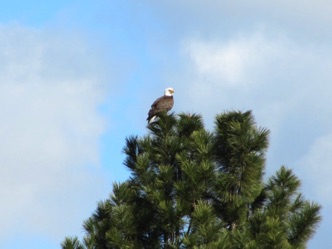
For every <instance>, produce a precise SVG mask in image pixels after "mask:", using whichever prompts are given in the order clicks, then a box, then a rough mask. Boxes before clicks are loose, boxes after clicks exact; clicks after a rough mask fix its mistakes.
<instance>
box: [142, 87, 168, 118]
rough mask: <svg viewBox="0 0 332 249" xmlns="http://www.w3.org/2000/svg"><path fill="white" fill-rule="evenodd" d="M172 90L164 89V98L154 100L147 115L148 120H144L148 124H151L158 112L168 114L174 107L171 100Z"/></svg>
mask: <svg viewBox="0 0 332 249" xmlns="http://www.w3.org/2000/svg"><path fill="white" fill-rule="evenodd" d="M173 94H174V90H173V88H171V87H169V88H166V89H165V92H164V96H161V97H160V98H158V99H156V100H155V102H153V104H152V105H151V109H150V111H149V114H148V118H147V119H146V120H147V121H148V123H149V124H151V123H152V122H153V121H154V120H155V119H156V114H157V113H158V112H163V111H165V112H168V111H169V110H171V109H172V107H173V105H174V99H173Z"/></svg>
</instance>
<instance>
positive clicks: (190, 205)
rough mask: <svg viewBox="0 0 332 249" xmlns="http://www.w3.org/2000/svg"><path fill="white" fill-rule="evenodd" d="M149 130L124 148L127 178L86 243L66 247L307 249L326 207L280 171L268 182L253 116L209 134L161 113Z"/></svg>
mask: <svg viewBox="0 0 332 249" xmlns="http://www.w3.org/2000/svg"><path fill="white" fill-rule="evenodd" d="M148 129H149V134H148V135H147V136H145V137H143V138H138V137H137V136H131V137H129V138H127V139H126V146H125V148H124V150H123V151H124V153H125V154H126V159H125V161H124V165H125V166H126V167H127V168H128V169H129V170H130V172H131V177H130V178H129V179H128V180H127V181H125V182H123V183H116V184H114V185H113V193H112V195H111V196H110V198H109V199H107V200H105V201H102V202H100V203H99V204H98V207H97V209H96V211H95V212H94V214H93V215H92V216H91V217H90V218H89V219H88V220H86V221H85V222H84V229H85V231H86V235H85V236H84V238H83V244H81V243H80V242H79V241H78V239H77V238H76V237H75V238H66V239H65V240H64V242H63V243H62V248H64V249H81V248H88V249H90V248H91V249H92V248H94V249H103V248H105V249H106V248H128V249H129V248H133V249H134V248H147V249H149V248H151V249H152V248H165V249H166V248H195V249H203V248H206V249H213V248H225V249H226V248H230V249H233V248H234V249H235V248H252V249H254V248H255V249H256V248H285V249H287V248H305V247H306V243H307V241H308V240H309V239H310V238H311V237H312V235H313V234H314V232H315V229H316V227H317V225H318V223H319V221H320V219H321V218H320V214H319V211H320V206H319V205H318V204H317V203H314V202H309V201H307V200H305V199H304V197H303V196H302V195H301V193H300V192H299V188H300V180H299V179H298V178H297V177H296V176H295V175H294V174H293V173H292V171H291V170H290V169H287V168H286V167H284V166H282V167H281V168H280V170H278V171H277V172H276V174H275V175H273V176H271V177H270V179H268V180H267V182H266V183H265V182H264V181H263V174H264V167H265V152H266V150H267V147H268V140H269V138H268V137H269V131H268V130H267V129H264V128H260V127H257V126H256V124H255V121H254V118H253V115H252V113H251V112H250V111H249V112H244V113H242V112H226V113H223V114H220V115H218V116H217V117H216V121H215V129H214V130H213V131H212V132H210V131H207V130H206V129H205V128H204V125H203V122H202V118H201V116H199V115H195V114H194V115H192V114H185V113H183V114H180V115H178V116H175V115H174V114H170V115H167V114H165V113H164V114H163V113H162V114H160V115H159V120H158V121H157V122H155V123H152V124H150V125H149V126H148Z"/></svg>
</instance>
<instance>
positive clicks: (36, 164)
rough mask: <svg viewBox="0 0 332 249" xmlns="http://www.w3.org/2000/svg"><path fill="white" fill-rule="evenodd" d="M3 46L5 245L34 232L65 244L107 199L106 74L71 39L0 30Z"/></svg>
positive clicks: (0, 182)
mask: <svg viewBox="0 0 332 249" xmlns="http://www.w3.org/2000/svg"><path fill="white" fill-rule="evenodd" d="M67 35H68V36H67ZM0 47H1V50H0V65H1V66H0V116H1V117H2V119H1V122H0V138H1V141H0V165H1V167H0V199H1V200H2V203H1V207H0V213H1V214H2V215H1V217H0V223H1V224H2V225H1V228H0V234H1V237H0V240H1V241H2V242H3V243H5V242H4V241H6V240H5V237H6V236H7V237H8V236H15V234H20V233H31V234H33V233H37V232H39V233H42V234H47V236H49V235H50V234H53V235H54V238H56V239H60V240H61V239H62V238H63V236H65V235H68V234H69V235H70V234H71V233H77V229H80V227H81V224H82V221H83V219H84V218H86V217H87V216H88V215H89V214H90V212H91V211H92V210H93V209H94V208H95V203H96V202H97V201H98V200H99V199H100V198H101V195H104V194H105V192H104V191H105V189H104V190H103V187H105V185H104V180H103V179H104V177H103V176H102V172H101V171H102V169H101V168H98V165H99V156H100V155H99V142H98V141H99V139H100V136H101V134H102V132H103V130H104V120H103V118H102V116H101V115H100V113H99V112H98V106H99V105H100V104H101V101H102V100H103V90H105V87H104V86H103V78H102V77H100V75H103V72H102V71H101V70H99V69H98V64H96V63H97V59H96V58H95V56H92V55H91V54H90V53H89V52H91V51H89V47H88V46H87V45H86V44H84V42H82V41H80V40H79V39H78V38H77V37H74V36H73V35H69V34H64V33H58V34H51V33H50V32H47V31H45V30H34V29H28V28H24V27H21V26H18V25H17V26H15V25H9V26H0Z"/></svg>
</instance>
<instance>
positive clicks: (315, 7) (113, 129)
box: [0, 0, 332, 249]
mask: <svg viewBox="0 0 332 249" xmlns="http://www.w3.org/2000/svg"><path fill="white" fill-rule="evenodd" d="M331 26H332V5H331V4H330V3H329V2H328V1H326V0H321V1H292V2H289V1H285V0H277V1H273V2H267V1H260V0H255V1H251V2H250V3H249V2H247V1H233V2H229V1H223V0H207V1H204V2H203V1H198V0H191V1H189V0H182V1H175V0H168V1H164V0H160V1H153V0H142V1H136V0H135V1H134V0H127V1H120V0H113V1H106V0H105V1H102V0H95V1H92V0H85V1H78V0H76V1H34V0H32V1H28V2H27V1H2V2H1V9H0V48H1V49H0V65H1V66H0V106H1V107H0V114H1V116H2V117H3V121H2V122H1V124H0V133H1V143H0V146H1V150H0V164H1V165H2V166H1V168H0V178H1V179H0V185H1V186H0V187H1V188H0V197H1V200H2V205H1V207H0V213H1V214H2V216H1V217H0V223H1V224H2V225H1V230H0V247H1V248H8V249H14V248H15V249H16V248H28V249H29V248H31V249H32V248H34V249H35V248H50V249H52V248H60V243H61V241H62V240H63V238H64V237H65V236H72V235H78V236H82V235H83V229H82V224H83V221H84V220H85V219H86V218H88V217H89V216H90V215H91V214H92V212H93V211H94V210H95V208H96V204H97V202H98V201H100V200H103V199H105V198H107V197H108V196H109V194H110V192H111V190H112V183H113V182H115V181H116V182H120V181H124V180H126V179H127V177H128V171H127V170H126V169H125V168H124V166H123V165H122V162H123V159H124V156H123V154H122V149H123V146H124V140H125V137H127V136H129V135H139V136H142V135H144V134H146V132H147V130H146V121H145V119H146V115H147V111H148V109H149V107H150V105H151V103H152V102H153V101H154V99H155V98H157V97H159V96H160V95H161V94H162V93H163V90H164V89H165V88H166V87H169V86H172V87H173V88H174V89H175V91H176V93H175V100H176V102H175V106H174V109H173V110H174V111H175V112H176V113H179V112H195V113H200V114H202V115H203V118H204V121H205V124H206V126H207V127H208V128H209V129H212V128H213V118H214V116H215V115H216V114H218V113H221V112H223V111H226V110H234V109H236V110H237V109H239V110H243V111H245V110H248V109H250V110H253V113H254V115H255V117H256V120H257V123H258V125H260V126H264V127H267V128H269V129H270V131H271V141H270V149H269V151H268V154H267V159H268V160H267V165H266V175H267V176H269V175H271V174H273V173H274V172H275V171H276V170H277V169H278V168H279V167H280V166H281V165H286V166H288V167H289V168H291V169H293V170H294V172H295V174H296V175H298V176H299V177H300V179H301V180H302V190H303V192H304V195H305V196H306V197H307V198H308V199H310V200H314V201H317V202H319V203H320V204H321V205H322V206H323V210H322V214H323V222H322V223H321V225H320V227H319V229H318V231H317V233H316V235H315V237H314V238H313V239H312V240H311V241H310V243H309V248H321V249H325V248H326V249H327V248H330V247H331V246H330V245H331V244H332V237H331V236H330V228H331V224H332V216H331V211H332V200H331V198H330V196H331V193H332V182H331V180H330V179H331V177H332V173H331V170H330V168H331V163H330V162H331V161H332V160H331V159H332V128H331V127H332V115H331V114H332V109H331V105H332V85H331V80H332V74H331V72H332V59H331V58H332V45H331V44H332V35H331V34H332V32H331Z"/></svg>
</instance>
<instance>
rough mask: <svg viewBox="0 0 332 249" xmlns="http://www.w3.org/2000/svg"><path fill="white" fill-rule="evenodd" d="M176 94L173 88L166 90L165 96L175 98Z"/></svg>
mask: <svg viewBox="0 0 332 249" xmlns="http://www.w3.org/2000/svg"><path fill="white" fill-rule="evenodd" d="M174 93H175V91H174V89H173V88H171V87H168V88H166V89H165V92H164V95H165V96H173V94H174Z"/></svg>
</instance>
